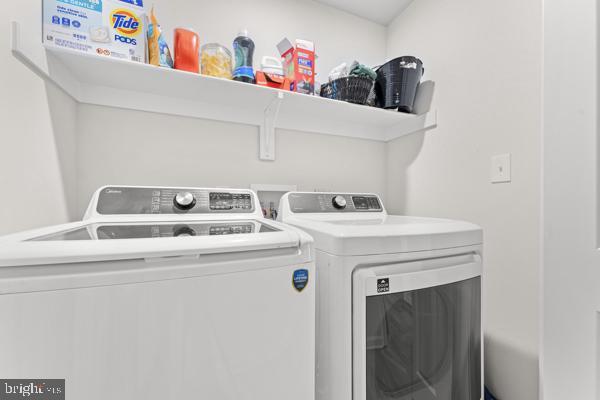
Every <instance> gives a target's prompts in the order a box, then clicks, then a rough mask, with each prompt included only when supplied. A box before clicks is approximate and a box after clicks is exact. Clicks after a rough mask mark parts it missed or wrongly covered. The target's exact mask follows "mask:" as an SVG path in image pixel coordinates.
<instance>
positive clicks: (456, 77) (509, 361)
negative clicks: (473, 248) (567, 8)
mask: <svg viewBox="0 0 600 400" xmlns="http://www.w3.org/2000/svg"><path fill="white" fill-rule="evenodd" d="M541 31H542V2H541V0H538V1H528V2H523V1H522V0H507V1H501V2H489V1H481V0H455V1H436V0H418V1H415V2H413V3H412V4H411V5H410V6H409V7H408V9H407V10H406V11H405V12H404V13H403V14H402V15H401V16H400V17H399V18H397V19H396V20H395V22H394V23H392V25H391V26H390V28H389V36H388V56H389V57H390V58H391V57H393V56H400V55H406V54H411V55H417V56H420V57H421V58H422V59H423V61H424V64H425V69H426V78H427V79H433V80H435V81H436V82H437V86H436V90H437V91H436V94H435V100H434V101H435V105H434V106H435V107H436V108H437V109H438V111H439V127H438V128H437V129H436V130H434V131H432V132H431V133H428V134H426V135H412V136H409V137H406V138H401V139H399V140H396V141H395V142H393V143H392V144H391V145H390V146H389V148H388V197H390V199H392V200H393V202H392V204H391V209H392V210H393V211H397V212H406V213H408V214H415V215H426V216H440V217H441V216H443V217H450V218H457V219H465V220H469V221H472V222H475V223H478V224H480V225H481V226H482V227H483V228H484V230H485V254H484V257H485V280H484V313H485V317H484V318H485V321H484V325H485V335H486V342H485V345H486V357H487V358H486V382H487V384H488V385H489V386H490V387H491V388H492V390H493V391H494V392H495V393H496V395H497V396H499V397H500V398H501V399H510V400H533V399H536V398H537V392H538V387H537V386H538V360H537V358H538V321H539V318H538V293H539V288H538V287H539V276H538V268H539V262H540V258H539V252H540V240H539V234H540V229H539V223H540V217H539V215H540V206H539V199H540V179H541V175H540V145H541V142H540V136H541V133H540V132H541V122H540V120H541V72H542V64H541V62H542V59H541V47H542V37H541ZM502 153H511V154H512V163H513V164H512V167H513V181H512V183H510V184H496V185H492V184H491V183H490V157H491V156H493V155H496V154H502Z"/></svg>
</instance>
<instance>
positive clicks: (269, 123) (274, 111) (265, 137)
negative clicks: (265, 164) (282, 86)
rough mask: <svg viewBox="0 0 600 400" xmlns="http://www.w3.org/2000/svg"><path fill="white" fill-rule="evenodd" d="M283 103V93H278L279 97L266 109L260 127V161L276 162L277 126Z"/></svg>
mask: <svg viewBox="0 0 600 400" xmlns="http://www.w3.org/2000/svg"><path fill="white" fill-rule="evenodd" d="M282 102H283V92H277V95H276V96H275V97H274V98H273V100H271V102H270V103H269V105H268V106H267V108H265V112H264V118H263V123H262V124H261V125H260V137H259V148H260V155H259V156H260V159H261V160H263V161H274V160H275V124H276V122H277V117H278V116H279V110H280V109H281V103H282Z"/></svg>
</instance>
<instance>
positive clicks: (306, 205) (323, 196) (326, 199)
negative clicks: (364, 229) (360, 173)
mask: <svg viewBox="0 0 600 400" xmlns="http://www.w3.org/2000/svg"><path fill="white" fill-rule="evenodd" d="M288 200H289V206H290V210H291V211H292V212H294V213H350V212H383V207H382V205H381V201H380V200H379V197H377V196H376V195H374V194H348V193H290V194H289V197H288Z"/></svg>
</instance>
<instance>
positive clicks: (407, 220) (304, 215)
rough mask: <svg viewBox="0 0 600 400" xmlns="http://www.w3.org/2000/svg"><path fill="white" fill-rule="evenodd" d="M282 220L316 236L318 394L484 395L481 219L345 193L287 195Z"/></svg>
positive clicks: (456, 399) (365, 399) (453, 399)
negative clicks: (410, 213) (411, 211)
mask: <svg viewBox="0 0 600 400" xmlns="http://www.w3.org/2000/svg"><path fill="white" fill-rule="evenodd" d="M279 218H280V220H281V221H283V222H285V223H287V224H291V225H294V226H296V227H299V228H301V229H302V230H304V231H306V232H308V233H309V234H310V235H311V236H313V238H314V239H315V248H316V262H317V377H316V381H317V384H316V397H317V400H348V399H354V400H429V399H431V400H433V399H436V400H479V399H480V398H481V397H482V341H481V339H482V335H481V274H482V258H481V253H482V236H483V235H482V231H481V229H480V228H479V227H478V226H476V225H473V224H470V223H465V222H458V221H450V220H443V219H430V218H415V217H404V216H391V215H388V214H387V212H386V210H385V208H384V206H383V203H382V201H381V199H380V198H379V197H378V196H377V195H374V194H351V193H288V194H286V195H284V197H283V198H282V200H281V203H280V213H279Z"/></svg>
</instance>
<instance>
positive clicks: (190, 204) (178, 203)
mask: <svg viewBox="0 0 600 400" xmlns="http://www.w3.org/2000/svg"><path fill="white" fill-rule="evenodd" d="M173 204H174V205H175V207H176V208H178V209H180V210H191V209H192V208H194V206H195V205H196V198H195V197H194V195H193V194H191V193H190V192H179V193H177V195H176V196H175V198H174V199H173Z"/></svg>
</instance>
